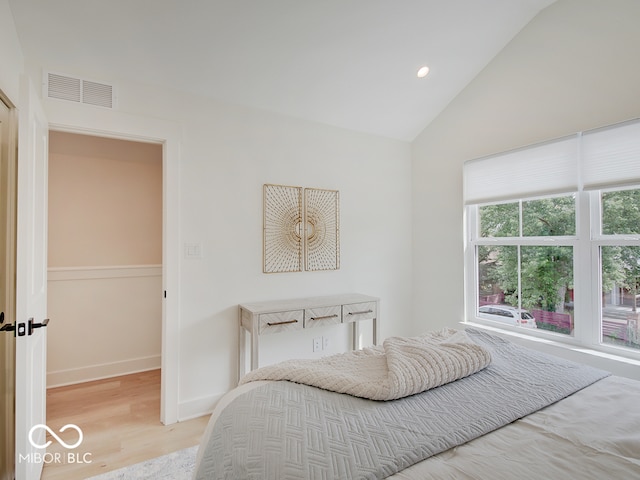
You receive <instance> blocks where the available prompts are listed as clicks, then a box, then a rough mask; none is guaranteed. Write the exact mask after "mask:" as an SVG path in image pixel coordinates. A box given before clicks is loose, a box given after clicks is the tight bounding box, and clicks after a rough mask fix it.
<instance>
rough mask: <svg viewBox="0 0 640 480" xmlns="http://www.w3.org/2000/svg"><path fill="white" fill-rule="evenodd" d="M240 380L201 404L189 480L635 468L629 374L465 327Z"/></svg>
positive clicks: (638, 395) (598, 474) (486, 475)
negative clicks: (200, 431)
mask: <svg viewBox="0 0 640 480" xmlns="http://www.w3.org/2000/svg"><path fill="white" fill-rule="evenodd" d="M425 338H426V341H425V340H424V339H425ZM421 342H422V343H425V345H424V348H419V347H420V344H421ZM438 349H440V350H442V352H443V353H442V354H440V353H438V352H437V351H438ZM434 351H435V352H436V353H435V354H434V353H433V352H434ZM451 352H453V354H451ZM460 352H462V356H460V355H458V354H460ZM462 357H464V358H463V360H462V361H459V359H460V358H462ZM385 365H386V366H385ZM461 365H462V366H461ZM373 367H375V368H373ZM344 372H347V373H344ZM398 372H399V373H398ZM425 372H427V373H426V374H425ZM376 375H378V377H376ZM375 378H377V380H375V381H373V382H372V379H375ZM389 378H391V380H388V379H389ZM241 383H242V384H241V385H240V386H238V388H236V389H234V390H232V391H231V392H229V393H228V394H227V395H225V396H224V397H223V398H222V399H221V401H220V402H219V404H218V405H217V406H216V409H215V411H214V413H213V414H212V417H211V420H210V422H209V424H208V426H207V429H206V431H205V435H204V437H203V440H202V442H201V445H200V448H199V450H198V454H197V459H196V468H195V473H194V478H196V479H223V478H224V479H241V478H242V479H244V478H246V479H356V478H371V479H379V478H391V479H395V480H409V479H411V480H413V479H449V478H450V479H456V480H458V479H462V480H463V479H513V478H520V479H538V478H547V479H564V478H568V479H574V478H583V479H590V478H593V479H602V478H612V479H617V478H620V479H631V478H640V382H636V381H633V380H629V379H625V378H622V377H616V376H611V375H609V374H608V373H607V372H604V371H602V370H597V369H594V368H591V367H588V366H585V365H580V364H576V363H573V362H569V361H566V360H563V359H559V358H555V357H552V356H549V355H545V354H542V353H540V352H537V351H533V350H530V349H527V348H524V347H521V346H518V345H515V344H513V343H510V342H508V341H506V340H504V339H502V338H500V337H497V336H494V335H491V334H488V333H486V332H483V331H480V330H476V329H467V330H466V331H465V332H456V331H447V332H445V333H438V334H437V335H435V336H432V335H431V334H430V335H428V336H423V337H416V338H414V339H409V340H406V339H401V340H400V341H398V342H396V343H394V342H393V341H390V339H387V340H385V344H384V345H383V346H380V347H376V348H373V349H365V350H364V351H360V352H352V353H348V354H343V355H336V356H333V357H328V358H326V359H322V360H313V361H292V362H283V363H282V364H278V365H275V366H270V367H263V368H262V369H258V370H256V371H253V372H250V373H249V374H248V375H247V377H245V378H244V379H243V382H241ZM371 383H375V385H374V386H373V387H372V386H371V385H370V384H371ZM386 383H388V384H390V385H391V387H389V385H387V384H386ZM314 384H315V385H314ZM354 385H355V386H354ZM319 386H321V387H322V388H319ZM398 386H399V387H398ZM425 386H426V387H427V388H426V389H425V388H424V387H425ZM326 387H329V388H326ZM363 392H364V394H362V393H363ZM407 392H408V393H409V394H408V395H405V393H407ZM372 394H373V395H374V396H375V395H378V396H382V397H383V398H385V399H376V400H374V399H371V398H366V397H367V396H371V395H372ZM396 397H397V398H396Z"/></svg>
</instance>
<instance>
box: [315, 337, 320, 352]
mask: <svg viewBox="0 0 640 480" xmlns="http://www.w3.org/2000/svg"><path fill="white" fill-rule="evenodd" d="M320 350H322V337H316V338H314V339H313V351H314V352H319V351H320Z"/></svg>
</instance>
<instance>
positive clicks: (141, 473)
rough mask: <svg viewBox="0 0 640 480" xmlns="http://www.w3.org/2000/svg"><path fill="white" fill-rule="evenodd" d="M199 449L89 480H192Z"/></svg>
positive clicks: (171, 454) (185, 450)
mask: <svg viewBox="0 0 640 480" xmlns="http://www.w3.org/2000/svg"><path fill="white" fill-rule="evenodd" d="M197 452H198V447H197V446H195V447H190V448H185V449H184V450H179V451H177V452H173V453H169V454H167V455H163V456H162V457H157V458H152V459H151V460H146V461H144V462H140V463H136V464H135V465H130V466H128V467H124V468H120V469H118V470H113V471H111V472H106V473H102V474H100V475H97V476H95V477H91V478H88V479H87V480H147V479H154V480H190V479H191V477H192V475H193V469H194V467H195V464H196V453H197Z"/></svg>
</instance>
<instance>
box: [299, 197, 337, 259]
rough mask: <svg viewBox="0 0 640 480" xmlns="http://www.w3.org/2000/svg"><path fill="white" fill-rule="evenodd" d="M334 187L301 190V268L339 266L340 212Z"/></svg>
mask: <svg viewBox="0 0 640 480" xmlns="http://www.w3.org/2000/svg"><path fill="white" fill-rule="evenodd" d="M338 196H339V193H338V191H337V190H320V189H317V188H306V189H305V190H304V205H305V219H304V220H305V227H306V228H305V230H306V231H305V234H306V235H305V253H306V256H305V269H306V270H308V271H315V270H337V269H338V268H340V216H339V210H338Z"/></svg>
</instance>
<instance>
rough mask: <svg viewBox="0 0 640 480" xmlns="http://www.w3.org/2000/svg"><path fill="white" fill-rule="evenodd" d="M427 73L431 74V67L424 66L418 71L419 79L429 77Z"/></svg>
mask: <svg viewBox="0 0 640 480" xmlns="http://www.w3.org/2000/svg"><path fill="white" fill-rule="evenodd" d="M427 73H429V67H427V66H426V65H424V66H422V67H420V68H419V69H418V73H417V75H418V78H424V77H426V76H427Z"/></svg>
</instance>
